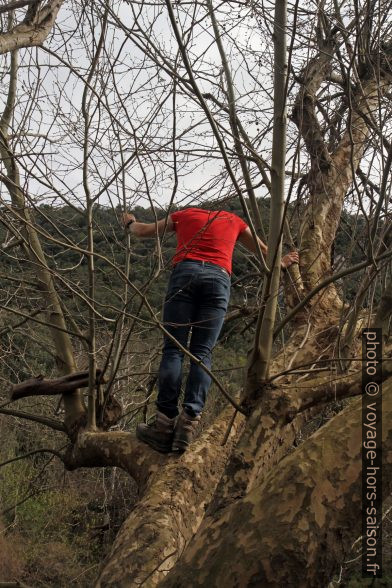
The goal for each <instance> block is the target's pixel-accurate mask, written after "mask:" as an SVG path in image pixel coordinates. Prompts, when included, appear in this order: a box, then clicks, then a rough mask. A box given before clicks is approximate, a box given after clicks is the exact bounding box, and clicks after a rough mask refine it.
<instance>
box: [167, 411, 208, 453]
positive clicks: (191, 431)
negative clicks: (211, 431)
mask: <svg viewBox="0 0 392 588" xmlns="http://www.w3.org/2000/svg"><path fill="white" fill-rule="evenodd" d="M200 417H201V415H200V414H199V415H198V416H196V417H191V416H189V415H188V414H187V413H186V412H185V411H184V410H183V411H182V413H181V414H180V416H179V417H178V420H177V424H176V427H175V429H174V439H173V444H172V451H175V452H176V453H183V451H185V450H186V449H187V448H188V445H189V444H190V443H192V441H193V439H194V437H195V435H196V431H197V428H198V425H199V422H200Z"/></svg>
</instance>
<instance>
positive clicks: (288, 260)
mask: <svg viewBox="0 0 392 588" xmlns="http://www.w3.org/2000/svg"><path fill="white" fill-rule="evenodd" d="M293 263H299V255H298V251H290V253H288V254H287V255H285V256H284V257H282V269H287V268H288V267H290V265H292V264H293Z"/></svg>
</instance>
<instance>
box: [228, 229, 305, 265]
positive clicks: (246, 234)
mask: <svg viewBox="0 0 392 588" xmlns="http://www.w3.org/2000/svg"><path fill="white" fill-rule="evenodd" d="M257 240H258V242H259V245H260V249H261V252H262V254H263V255H264V256H266V255H267V251H268V248H267V245H266V244H265V243H264V241H262V240H261V239H260V238H259V237H257ZM238 241H239V242H240V243H242V245H244V246H245V247H246V248H247V249H248V251H251V252H252V253H256V242H255V240H254V238H253V235H252V232H251V230H250V228H249V227H248V228H246V229H245V231H242V233H241V234H240V236H239V237H238ZM293 263H299V255H298V252H297V251H290V253H287V255H284V256H283V257H282V262H281V264H282V269H286V268H288V267H290V265H292V264H293Z"/></svg>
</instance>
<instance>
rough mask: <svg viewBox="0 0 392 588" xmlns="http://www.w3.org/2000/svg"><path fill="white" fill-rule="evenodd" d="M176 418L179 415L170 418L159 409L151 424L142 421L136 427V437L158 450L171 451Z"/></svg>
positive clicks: (162, 451)
mask: <svg viewBox="0 0 392 588" xmlns="http://www.w3.org/2000/svg"><path fill="white" fill-rule="evenodd" d="M176 419H177V417H174V418H173V419H169V417H167V416H166V415H165V414H163V412H159V411H157V413H156V415H155V420H154V421H153V422H152V423H151V424H149V425H146V424H144V423H141V424H139V425H138V426H137V427H136V437H137V438H138V439H140V441H144V443H147V444H148V445H150V446H151V447H152V448H153V449H155V450H156V451H160V452H161V453H169V451H171V449H172V442H173V435H174V426H175V424H176Z"/></svg>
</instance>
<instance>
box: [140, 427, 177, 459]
mask: <svg viewBox="0 0 392 588" xmlns="http://www.w3.org/2000/svg"><path fill="white" fill-rule="evenodd" d="M136 437H137V438H138V439H139V441H143V443H146V444H147V445H149V446H150V447H152V448H153V449H155V451H159V453H170V452H171V450H172V448H171V444H170V445H163V444H161V443H159V442H157V441H155V440H154V439H150V437H147V436H144V435H143V433H141V432H140V431H139V430H138V429H136Z"/></svg>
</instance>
